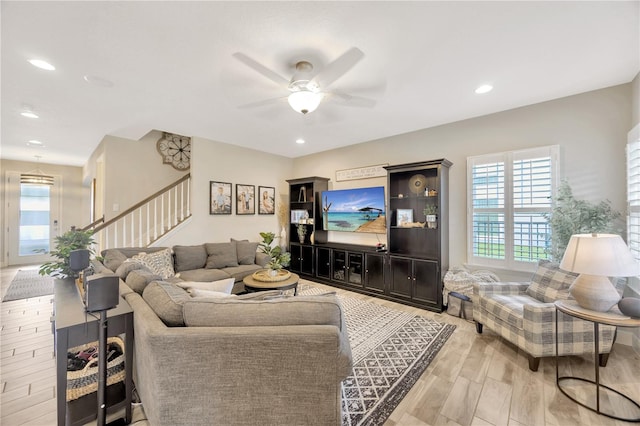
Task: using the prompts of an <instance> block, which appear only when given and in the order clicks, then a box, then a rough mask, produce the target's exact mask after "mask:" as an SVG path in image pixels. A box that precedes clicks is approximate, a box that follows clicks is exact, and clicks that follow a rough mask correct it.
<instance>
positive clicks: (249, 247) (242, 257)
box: [231, 238, 258, 265]
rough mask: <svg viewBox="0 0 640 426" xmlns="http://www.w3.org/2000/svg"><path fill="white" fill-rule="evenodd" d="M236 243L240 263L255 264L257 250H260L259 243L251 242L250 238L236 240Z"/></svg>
mask: <svg viewBox="0 0 640 426" xmlns="http://www.w3.org/2000/svg"><path fill="white" fill-rule="evenodd" d="M231 241H234V242H235V243H236V253H237V255H238V264H239V265H254V264H255V263H256V251H257V250H258V243H257V242H251V241H249V240H234V239H233V238H232V239H231Z"/></svg>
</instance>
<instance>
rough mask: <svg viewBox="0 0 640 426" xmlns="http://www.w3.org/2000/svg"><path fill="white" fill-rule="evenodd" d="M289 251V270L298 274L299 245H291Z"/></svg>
mask: <svg viewBox="0 0 640 426" xmlns="http://www.w3.org/2000/svg"><path fill="white" fill-rule="evenodd" d="M289 250H290V251H291V264H290V265H289V269H290V270H291V271H292V272H300V268H301V264H302V247H301V246H300V244H295V243H291V246H290V247H289Z"/></svg>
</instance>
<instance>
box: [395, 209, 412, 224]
mask: <svg viewBox="0 0 640 426" xmlns="http://www.w3.org/2000/svg"><path fill="white" fill-rule="evenodd" d="M412 222H413V209H398V210H397V211H396V224H397V226H402V227H404V226H409V224H410V223H412Z"/></svg>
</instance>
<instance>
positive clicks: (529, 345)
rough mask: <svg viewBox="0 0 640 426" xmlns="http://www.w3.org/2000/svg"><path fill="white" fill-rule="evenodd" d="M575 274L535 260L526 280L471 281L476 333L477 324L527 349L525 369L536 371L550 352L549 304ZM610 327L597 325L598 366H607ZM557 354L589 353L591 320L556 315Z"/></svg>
mask: <svg viewBox="0 0 640 426" xmlns="http://www.w3.org/2000/svg"><path fill="white" fill-rule="evenodd" d="M576 277H577V274H573V273H571V272H567V271H564V270H562V269H560V268H559V266H558V265H557V264H555V263H551V262H549V261H546V260H541V261H539V262H538V269H537V271H536V273H535V274H534V275H533V277H532V279H531V283H517V282H499V283H483V282H478V283H475V284H474V285H473V295H474V297H473V302H474V303H473V319H474V321H475V323H476V331H477V332H478V333H482V327H483V325H486V326H487V327H489V328H490V329H491V330H493V331H495V332H496V333H498V334H499V335H500V336H502V337H503V338H505V339H506V340H508V341H509V342H511V343H513V344H515V345H516V346H517V347H518V348H520V349H522V350H523V351H525V352H526V353H527V357H528V359H529V369H530V370H531V371H537V370H538V366H539V364H540V358H541V357H546V356H555V354H556V349H555V330H556V323H555V321H556V309H555V306H554V305H553V302H554V301H556V300H560V299H568V298H569V287H570V286H571V284H572V283H573V281H574V280H575V279H576ZM615 335H616V327H613V326H605V325H602V326H600V354H599V356H600V365H601V366H602V367H604V366H605V365H606V364H607V360H608V357H609V352H610V351H611V347H612V345H613V342H614V340H615ZM558 343H559V347H558V353H559V354H560V355H579V354H584V353H593V350H594V349H593V324H592V323H591V322H587V321H583V320H580V319H577V318H573V317H570V316H568V315H565V314H563V313H560V317H559V321H558Z"/></svg>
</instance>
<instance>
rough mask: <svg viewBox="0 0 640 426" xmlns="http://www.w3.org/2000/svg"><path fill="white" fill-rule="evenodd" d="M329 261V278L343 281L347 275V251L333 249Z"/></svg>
mask: <svg viewBox="0 0 640 426" xmlns="http://www.w3.org/2000/svg"><path fill="white" fill-rule="evenodd" d="M331 253H332V258H333V259H332V262H331V279H332V280H334V281H341V282H345V279H346V276H347V252H346V251H342V250H333V251H332V252H331Z"/></svg>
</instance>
